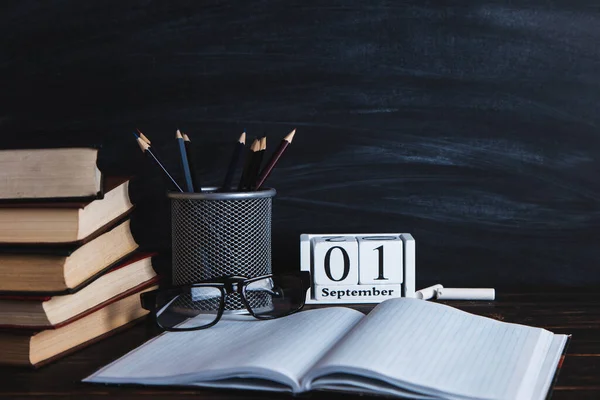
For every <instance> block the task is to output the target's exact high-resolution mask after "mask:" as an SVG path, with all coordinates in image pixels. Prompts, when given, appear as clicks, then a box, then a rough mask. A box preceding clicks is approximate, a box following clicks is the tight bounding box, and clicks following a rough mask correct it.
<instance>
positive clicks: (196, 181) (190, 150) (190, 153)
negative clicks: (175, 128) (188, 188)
mask: <svg viewBox="0 0 600 400" xmlns="http://www.w3.org/2000/svg"><path fill="white" fill-rule="evenodd" d="M181 135H182V136H183V142H184V143H185V152H186V154H187V160H188V165H189V166H190V172H191V173H192V184H193V185H194V189H196V192H202V185H201V183H200V178H199V177H198V176H199V173H198V168H196V160H195V159H194V146H193V145H192V141H191V139H190V137H189V136H188V135H187V134H185V133H183V132H182V133H181Z"/></svg>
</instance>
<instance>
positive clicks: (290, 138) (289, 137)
mask: <svg viewBox="0 0 600 400" xmlns="http://www.w3.org/2000/svg"><path fill="white" fill-rule="evenodd" d="M295 134H296V129H294V130H293V131H291V132H290V133H288V135H287V136H286V137H285V138H283V140H285V141H286V142H289V143H292V140H293V139H294V135H295Z"/></svg>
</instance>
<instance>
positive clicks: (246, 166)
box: [238, 139, 260, 191]
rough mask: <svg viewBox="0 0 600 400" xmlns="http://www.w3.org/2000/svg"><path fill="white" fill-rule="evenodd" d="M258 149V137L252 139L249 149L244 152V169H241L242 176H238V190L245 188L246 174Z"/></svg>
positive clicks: (248, 172) (249, 170)
mask: <svg viewBox="0 0 600 400" xmlns="http://www.w3.org/2000/svg"><path fill="white" fill-rule="evenodd" d="M259 149H260V141H259V140H258V139H254V142H252V145H250V149H249V150H248V152H247V154H246V161H245V162H244V169H243V170H242V177H241V178H240V183H239V185H238V190H240V191H241V190H244V189H246V185H247V182H248V175H249V174H250V172H251V168H252V166H253V165H254V161H255V157H256V153H257V152H258V150H259Z"/></svg>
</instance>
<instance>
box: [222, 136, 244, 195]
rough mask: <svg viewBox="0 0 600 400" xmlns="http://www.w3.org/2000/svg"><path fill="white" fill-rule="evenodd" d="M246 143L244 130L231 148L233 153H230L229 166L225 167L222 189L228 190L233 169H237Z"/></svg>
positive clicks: (233, 173) (233, 172)
mask: <svg viewBox="0 0 600 400" xmlns="http://www.w3.org/2000/svg"><path fill="white" fill-rule="evenodd" d="M245 145H246V131H244V132H243V133H242V134H241V135H240V138H239V139H238V141H237V142H236V144H235V148H234V149H233V154H232V155H231V161H229V167H228V168H227V174H226V175H225V179H224V180H223V185H222V186H221V190H222V191H225V192H227V191H229V189H230V186H231V182H232V181H233V176H234V175H235V171H236V170H237V167H238V164H239V163H240V159H241V155H242V151H243V150H244V147H245Z"/></svg>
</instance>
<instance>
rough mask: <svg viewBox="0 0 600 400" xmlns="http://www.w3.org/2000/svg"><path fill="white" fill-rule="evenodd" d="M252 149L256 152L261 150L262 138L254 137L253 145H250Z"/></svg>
mask: <svg viewBox="0 0 600 400" xmlns="http://www.w3.org/2000/svg"><path fill="white" fill-rule="evenodd" d="M250 150H251V151H254V152H256V151H258V150H260V140H258V139H254V142H252V145H251V146H250Z"/></svg>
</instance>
